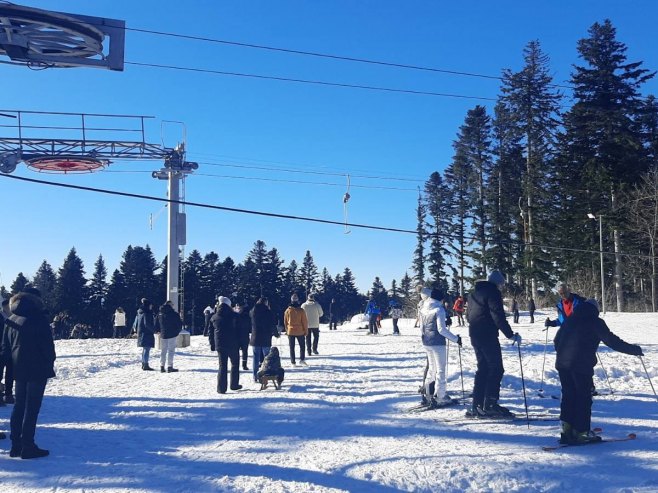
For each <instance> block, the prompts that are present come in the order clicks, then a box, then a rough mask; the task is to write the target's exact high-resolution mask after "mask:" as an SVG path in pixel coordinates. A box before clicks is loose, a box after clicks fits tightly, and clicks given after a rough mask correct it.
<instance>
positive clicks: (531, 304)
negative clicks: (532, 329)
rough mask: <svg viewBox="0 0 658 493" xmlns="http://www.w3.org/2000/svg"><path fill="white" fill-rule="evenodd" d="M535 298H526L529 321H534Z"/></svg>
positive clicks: (532, 322)
mask: <svg viewBox="0 0 658 493" xmlns="http://www.w3.org/2000/svg"><path fill="white" fill-rule="evenodd" d="M535 308H536V307H535V299H534V298H530V299H529V300H528V314H529V315H530V323H531V324H534V323H535Z"/></svg>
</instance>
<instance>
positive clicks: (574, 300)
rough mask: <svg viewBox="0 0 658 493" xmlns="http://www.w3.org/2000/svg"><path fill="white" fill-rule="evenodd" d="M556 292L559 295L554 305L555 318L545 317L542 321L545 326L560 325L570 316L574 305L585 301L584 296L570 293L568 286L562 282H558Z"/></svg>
mask: <svg viewBox="0 0 658 493" xmlns="http://www.w3.org/2000/svg"><path fill="white" fill-rule="evenodd" d="M557 294H558V295H560V301H558V302H557V305H555V307H556V308H557V318H556V319H555V320H551V319H550V318H547V319H546V321H545V322H544V325H545V326H546V327H560V326H561V325H562V324H563V323H564V321H565V320H566V319H567V318H569V317H570V316H571V314H572V313H573V312H574V310H575V309H576V307H577V306H578V305H579V304H580V303H584V302H585V298H583V297H582V296H580V295H578V294H576V293H572V292H571V289H569V286H568V285H566V284H564V283H563V284H560V286H559V287H558V288H557Z"/></svg>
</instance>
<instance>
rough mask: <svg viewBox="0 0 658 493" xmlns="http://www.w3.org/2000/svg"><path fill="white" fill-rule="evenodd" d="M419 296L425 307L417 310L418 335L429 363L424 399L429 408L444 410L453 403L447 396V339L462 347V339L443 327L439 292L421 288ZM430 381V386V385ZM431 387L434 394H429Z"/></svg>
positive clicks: (444, 314)
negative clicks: (418, 319)
mask: <svg viewBox="0 0 658 493" xmlns="http://www.w3.org/2000/svg"><path fill="white" fill-rule="evenodd" d="M420 296H421V298H422V299H423V301H424V303H423V306H422V308H421V310H420V331H421V339H422V342H423V347H424V348H425V351H426V352H427V360H428V362H429V373H428V376H429V378H426V379H425V399H428V400H429V402H428V405H429V407H430V408H437V407H443V406H446V405H448V404H451V403H452V398H451V397H450V395H449V394H448V392H447V382H446V364H447V362H448V360H447V355H446V338H447V339H449V340H451V341H452V342H455V343H457V344H459V345H460V346H461V345H462V339H461V337H459V336H457V335H455V334H453V333H452V332H450V330H449V329H448V328H447V327H446V312H445V309H444V308H443V303H442V300H443V293H441V291H440V290H438V289H430V288H423V289H421V291H420ZM432 379H434V380H433V382H432ZM432 383H434V385H433V387H434V393H432V389H431V387H432Z"/></svg>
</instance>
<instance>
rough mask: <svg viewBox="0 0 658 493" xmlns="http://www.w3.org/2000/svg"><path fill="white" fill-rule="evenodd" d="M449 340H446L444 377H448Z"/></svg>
mask: <svg viewBox="0 0 658 493" xmlns="http://www.w3.org/2000/svg"><path fill="white" fill-rule="evenodd" d="M449 356H450V339H447V338H446V375H448V365H449V364H450V358H449Z"/></svg>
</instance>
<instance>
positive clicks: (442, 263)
mask: <svg viewBox="0 0 658 493" xmlns="http://www.w3.org/2000/svg"><path fill="white" fill-rule="evenodd" d="M425 202H426V204H427V205H426V210H427V217H428V218H429V220H428V221H427V222H426V223H425V224H426V226H425V230H426V232H427V236H428V237H429V239H430V245H429V252H428V253H427V257H426V262H427V264H428V265H427V270H428V272H429V275H430V278H429V282H430V283H431V284H432V285H433V286H436V287H438V288H441V289H442V290H443V291H447V289H448V281H447V263H448V262H447V256H448V255H449V252H448V244H449V243H450V238H449V236H448V234H449V230H450V225H451V217H452V200H451V195H450V192H449V191H448V187H447V186H446V184H445V183H444V182H443V178H442V177H441V174H440V173H438V172H436V171H435V172H434V173H432V174H431V175H430V177H429V180H427V182H426V183H425Z"/></svg>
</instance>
